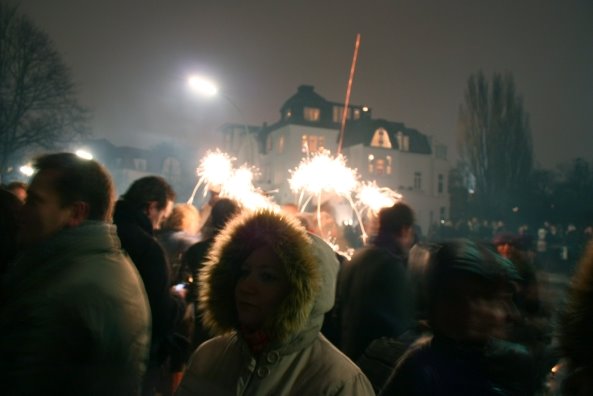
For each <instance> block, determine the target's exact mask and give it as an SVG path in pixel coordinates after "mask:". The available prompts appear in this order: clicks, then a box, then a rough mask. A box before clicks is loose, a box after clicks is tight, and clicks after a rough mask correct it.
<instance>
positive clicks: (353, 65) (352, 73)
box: [337, 33, 360, 154]
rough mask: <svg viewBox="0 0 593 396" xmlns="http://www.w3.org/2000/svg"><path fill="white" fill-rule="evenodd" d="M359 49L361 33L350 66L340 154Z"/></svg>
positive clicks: (340, 137) (339, 145)
mask: <svg viewBox="0 0 593 396" xmlns="http://www.w3.org/2000/svg"><path fill="white" fill-rule="evenodd" d="M358 47H360V33H357V34H356V43H355V44H354V56H353V57H352V66H350V77H349V78H348V88H346V100H345V101H344V111H343V112H342V123H341V125H340V136H339V139H338V152H337V154H340V152H341V151H342V144H343V143H344V129H345V128H346V118H347V116H348V105H349V104H350V92H351V91H352V80H354V72H355V70H356V60H357V59H358Z"/></svg>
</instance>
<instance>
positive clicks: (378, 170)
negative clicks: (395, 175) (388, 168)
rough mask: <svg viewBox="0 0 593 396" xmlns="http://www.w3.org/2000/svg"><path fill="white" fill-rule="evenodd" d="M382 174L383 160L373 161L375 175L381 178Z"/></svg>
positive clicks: (383, 168)
mask: <svg viewBox="0 0 593 396" xmlns="http://www.w3.org/2000/svg"><path fill="white" fill-rule="evenodd" d="M384 173H385V160H383V159H377V160H376V161H375V174H376V175H379V176H381V175H383V174H384Z"/></svg>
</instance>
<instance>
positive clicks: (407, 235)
mask: <svg viewBox="0 0 593 396" xmlns="http://www.w3.org/2000/svg"><path fill="white" fill-rule="evenodd" d="M413 225H414V211H413V210H412V208H410V207H409V206H408V205H406V204H405V203H402V202H398V203H396V204H395V205H393V206H391V207H388V208H383V209H381V210H380V211H379V235H383V236H387V235H391V236H393V237H395V238H396V239H397V240H398V241H399V243H400V244H401V246H402V247H403V248H404V249H409V248H410V247H412V244H413V243H414V228H413Z"/></svg>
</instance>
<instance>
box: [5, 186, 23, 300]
mask: <svg viewBox="0 0 593 396" xmlns="http://www.w3.org/2000/svg"><path fill="white" fill-rule="evenodd" d="M22 207H23V202H22V201H21V200H20V199H19V198H18V197H17V196H16V195H14V194H13V193H11V192H10V191H7V190H3V189H0V304H1V303H2V301H3V297H2V291H3V283H4V282H3V280H4V276H5V274H6V272H7V271H8V268H9V265H11V264H12V262H13V260H14V259H15V257H16V254H17V247H16V236H17V230H18V223H17V221H18V218H17V217H18V214H19V212H20V210H21V208H22Z"/></svg>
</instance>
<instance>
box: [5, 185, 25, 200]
mask: <svg viewBox="0 0 593 396" xmlns="http://www.w3.org/2000/svg"><path fill="white" fill-rule="evenodd" d="M6 189H7V190H8V191H10V192H11V193H13V194H14V195H16V196H17V197H18V199H20V200H21V201H22V202H25V200H26V199H27V183H24V182H21V181H13V182H11V183H8V185H7V186H6Z"/></svg>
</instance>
